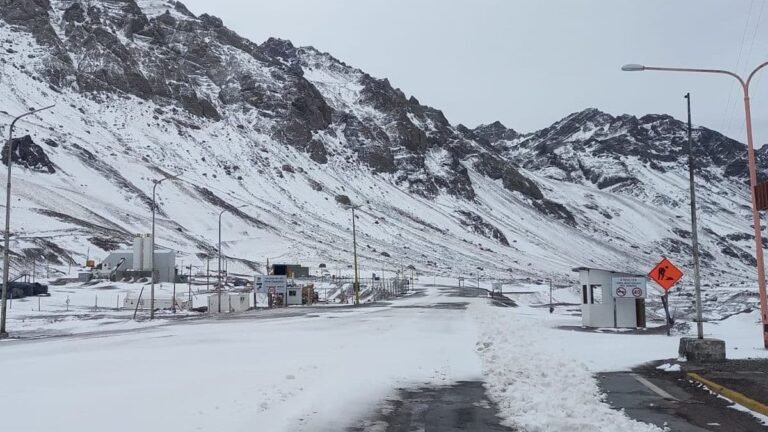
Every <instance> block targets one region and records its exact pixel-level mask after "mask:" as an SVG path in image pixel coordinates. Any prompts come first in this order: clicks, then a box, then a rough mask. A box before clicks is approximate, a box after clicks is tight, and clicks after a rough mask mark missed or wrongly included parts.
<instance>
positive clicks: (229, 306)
mask: <svg viewBox="0 0 768 432" xmlns="http://www.w3.org/2000/svg"><path fill="white" fill-rule="evenodd" d="M250 308H251V295H250V294H248V293H221V312H222V313H229V312H245V311H247V310H248V309H250ZM208 312H209V313H219V294H211V295H209V296H208Z"/></svg>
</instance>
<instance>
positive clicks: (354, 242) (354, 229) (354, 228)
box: [347, 205, 361, 305]
mask: <svg viewBox="0 0 768 432" xmlns="http://www.w3.org/2000/svg"><path fill="white" fill-rule="evenodd" d="M347 207H348V208H350V209H352V256H353V260H354V266H355V282H354V285H353V289H354V291H355V304H356V305H359V304H360V274H359V271H358V267H357V225H356V224H355V210H357V209H359V208H360V207H361V206H359V205H349V206H347Z"/></svg>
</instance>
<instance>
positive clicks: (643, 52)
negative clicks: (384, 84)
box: [182, 0, 768, 143]
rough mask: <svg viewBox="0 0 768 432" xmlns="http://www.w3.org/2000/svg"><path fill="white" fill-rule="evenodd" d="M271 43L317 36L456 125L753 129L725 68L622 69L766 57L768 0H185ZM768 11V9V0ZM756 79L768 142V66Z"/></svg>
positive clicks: (734, 65)
mask: <svg viewBox="0 0 768 432" xmlns="http://www.w3.org/2000/svg"><path fill="white" fill-rule="evenodd" d="M182 1H183V2H184V3H185V4H186V5H187V6H188V7H189V8H190V9H191V10H192V11H193V12H194V13H196V14H201V13H203V12H207V13H210V14H212V15H216V16H219V17H221V18H222V19H223V20H224V22H225V24H226V25H227V26H228V27H230V28H232V29H233V30H235V31H237V32H238V33H240V34H241V35H243V36H246V37H248V38H250V39H252V40H253V41H254V42H258V43H261V42H263V41H264V40H266V39H267V38H268V37H270V36H274V37H280V38H283V39H290V40H291V41H293V42H294V43H295V44H296V45H312V46H314V47H316V48H318V49H320V50H321V51H327V52H329V53H331V54H332V55H334V56H335V57H337V58H338V59H340V60H342V61H344V62H346V63H348V64H350V65H353V66H356V67H359V68H360V69H362V70H364V71H366V72H368V73H370V74H371V75H373V76H376V77H380V78H384V77H386V78H389V79H390V81H391V82H392V84H393V85H394V86H396V87H399V88H400V89H402V90H403V91H404V92H405V93H406V94H407V95H409V96H410V95H413V96H416V98H417V99H419V101H420V102H421V103H423V104H427V105H431V106H433V107H435V108H438V109H441V110H443V112H444V113H445V114H446V116H447V117H448V119H449V120H450V121H451V122H452V123H454V124H457V123H463V124H465V125H467V126H476V125H478V124H481V123H489V122H492V121H495V120H500V121H501V122H503V123H504V124H505V125H507V127H511V128H513V129H516V130H518V131H522V132H530V131H534V130H536V129H540V128H543V127H546V126H548V125H550V124H551V123H553V122H555V121H556V120H558V119H560V118H562V117H564V116H566V115H567V114H569V113H571V112H575V111H579V110H581V109H584V108H587V107H596V108H599V109H601V110H604V111H607V112H609V113H611V114H622V113H630V114H635V115H642V114H646V113H668V114H671V115H673V116H675V117H677V118H680V119H684V118H685V105H684V99H683V95H684V94H685V92H687V91H690V92H691V93H692V100H693V116H694V123H697V124H702V125H705V126H707V127H711V128H713V129H717V130H719V131H721V132H724V133H726V134H727V135H729V136H731V137H734V138H736V139H739V140H740V141H745V135H744V129H745V128H744V114H743V113H744V111H743V102H742V96H741V91H740V89H739V87H738V86H737V84H736V81H735V80H733V79H731V78H728V77H725V76H717V75H714V76H713V75H704V76H700V75H699V76H697V75H690V74H675V73H662V72H650V71H648V72H634V73H629V72H621V70H620V67H621V65H622V64H625V63H644V64H647V65H656V66H691V67H712V68H727V69H732V70H735V71H737V72H739V73H747V72H748V71H749V70H751V69H752V68H753V67H755V66H756V65H757V64H759V63H760V62H762V61H765V60H768V7H766V3H768V1H765V0H676V1H671V0H669V1H663V0H642V1H640V0H610V1H609V0H603V1H598V0H559V1H554V0H525V1H524V0H507V1H504V0H472V1H469V0H216V1H213V2H212V1H210V0H182ZM764 9H765V10H764ZM762 75H763V76H762V77H760V76H759V75H758V78H757V81H756V82H755V84H753V88H752V99H753V111H754V112H753V116H754V123H755V140H756V142H757V143H763V142H768V68H766V69H765V70H763V71H762Z"/></svg>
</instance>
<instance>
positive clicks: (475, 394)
mask: <svg viewBox="0 0 768 432" xmlns="http://www.w3.org/2000/svg"><path fill="white" fill-rule="evenodd" d="M374 431H376V432H411V431H425V432H454V431H487V432H500V431H514V429H510V428H508V427H505V426H502V425H501V423H500V419H499V417H498V411H497V409H496V407H495V406H494V405H493V404H492V403H491V402H490V401H489V400H488V398H487V397H486V395H485V388H484V387H483V383H481V382H476V381H472V382H459V383H457V384H455V385H451V386H445V387H433V388H419V389H404V390H401V391H400V392H399V393H398V396H397V397H396V398H393V399H391V400H388V401H386V403H385V404H384V405H383V406H382V407H381V408H380V410H379V412H378V413H377V414H376V415H375V416H373V417H372V418H371V419H370V420H366V421H365V422H364V423H363V424H361V425H358V426H356V427H352V428H349V429H348V432H374Z"/></svg>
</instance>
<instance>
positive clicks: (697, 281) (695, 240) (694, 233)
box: [685, 93, 704, 339]
mask: <svg viewBox="0 0 768 432" xmlns="http://www.w3.org/2000/svg"><path fill="white" fill-rule="evenodd" d="M685 99H686V101H687V103H688V179H689V181H690V183H691V242H692V245H691V246H692V247H693V281H694V286H695V288H696V330H697V336H698V338H699V339H704V322H703V321H702V313H701V276H700V272H699V230H698V222H697V218H696V182H695V178H694V175H695V174H694V171H695V166H694V155H693V133H692V129H693V127H692V126H691V94H690V93H686V94H685Z"/></svg>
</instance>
